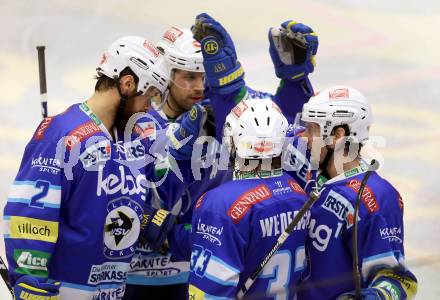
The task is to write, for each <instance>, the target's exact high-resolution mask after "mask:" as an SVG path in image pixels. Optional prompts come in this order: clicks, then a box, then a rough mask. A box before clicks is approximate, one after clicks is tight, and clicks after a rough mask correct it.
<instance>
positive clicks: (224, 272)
mask: <svg viewBox="0 0 440 300" xmlns="http://www.w3.org/2000/svg"><path fill="white" fill-rule="evenodd" d="M205 274H207V275H208V276H211V277H214V278H216V279H217V280H219V281H220V282H223V284H226V283H227V285H237V284H238V279H239V275H240V272H239V271H238V270H237V269H236V268H234V267H232V266H230V265H228V264H227V263H225V262H224V261H222V260H221V259H220V258H218V257H215V256H212V257H211V259H210V260H209V263H208V266H207V268H206V272H205Z"/></svg>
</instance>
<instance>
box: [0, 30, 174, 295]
mask: <svg viewBox="0 0 440 300" xmlns="http://www.w3.org/2000/svg"><path fill="white" fill-rule="evenodd" d="M162 63H163V57H162V55H161V54H160V53H159V52H158V51H157V49H156V48H155V47H154V45H153V44H152V43H151V42H149V41H147V40H145V39H143V38H140V37H124V38H121V39H118V40H117V41H115V42H114V43H113V44H111V45H110V46H109V48H108V50H107V51H105V52H104V54H103V56H102V59H101V61H100V63H99V66H98V67H97V73H98V76H97V82H96V85H95V92H94V94H93V95H92V96H91V97H90V98H89V99H87V100H86V101H85V102H83V103H79V104H75V105H72V106H71V107H69V108H68V109H67V110H66V111H65V112H63V113H62V114H59V115H56V116H53V117H48V118H45V119H44V120H43V122H42V123H41V124H40V125H39V127H38V128H37V130H36V131H35V133H34V135H33V137H32V139H31V141H30V142H29V143H28V145H27V146H26V149H25V153H24V155H23V160H22V163H21V166H20V169H19V171H18V174H17V176H16V178H15V181H14V183H13V185H12V187H11V190H10V194H9V197H8V201H7V204H6V207H5V209H4V220H5V224H6V234H5V244H6V254H7V259H8V262H9V268H10V269H9V272H10V273H9V275H10V281H11V284H12V286H13V289H14V293H15V296H16V298H17V299H60V298H62V299H75V300H81V299H121V298H122V296H123V294H124V289H125V288H124V282H125V279H126V273H127V271H128V268H129V263H130V260H131V257H132V256H133V253H134V248H135V245H136V243H137V240H138V235H139V232H140V225H141V221H142V214H143V207H144V202H145V199H146V196H147V192H148V189H147V188H146V182H145V175H143V174H140V173H139V174H134V173H133V172H132V170H133V168H131V167H130V166H131V165H130V163H131V162H133V161H135V160H137V159H144V157H143V156H142V155H140V154H141V153H142V152H144V151H143V150H142V149H141V148H139V146H140V145H133V144H130V143H118V139H119V138H118V137H117V130H115V127H116V125H117V124H120V123H121V122H120V121H121V120H122V123H123V122H124V120H123V119H126V117H127V116H128V115H130V114H132V113H135V112H137V111H142V110H144V109H145V108H146V107H147V106H148V103H149V98H150V97H151V96H152V95H155V94H157V92H164V90H165V88H166V86H167V84H168V78H167V75H166V74H165V73H163V72H162V71H161V68H160V65H161V64H162ZM118 112H119V113H118ZM119 118H121V120H120V119H119ZM137 154H139V155H137Z"/></svg>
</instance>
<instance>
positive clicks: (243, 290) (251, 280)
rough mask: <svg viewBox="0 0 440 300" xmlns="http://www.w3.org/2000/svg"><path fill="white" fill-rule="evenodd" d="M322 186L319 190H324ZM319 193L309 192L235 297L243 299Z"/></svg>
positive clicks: (316, 191)
mask: <svg viewBox="0 0 440 300" xmlns="http://www.w3.org/2000/svg"><path fill="white" fill-rule="evenodd" d="M324 189H325V188H323V189H322V190H321V192H322V191H323V190H324ZM319 195H320V192H318V190H314V191H312V192H311V193H310V196H309V198H308V199H307V201H306V203H304V205H303V207H301V209H300V210H299V212H298V213H297V214H296V215H295V217H294V218H293V220H292V222H290V223H289V225H288V226H287V228H286V229H285V230H284V232H283V233H282V234H281V235H280V237H279V238H278V240H277V242H276V243H275V245H274V246H273V247H272V249H271V250H270V251H269V252H268V253H267V254H266V256H265V257H264V259H263V260H262V262H261V263H260V264H259V265H258V266H257V268H256V269H255V270H254V271H253V272H252V273H251V276H250V277H249V278H248V279H247V280H246V281H245V282H244V284H243V286H242V288H241V290H240V292H238V294H237V299H243V297H244V295H245V294H246V293H247V291H248V290H249V289H250V287H251V286H252V284H253V283H254V282H255V280H256V279H257V277H258V275H260V273H261V271H262V270H263V268H264V267H265V266H266V264H267V263H268V262H269V260H270V259H271V258H272V256H273V255H274V254H275V252H277V251H278V249H279V248H280V247H281V246H282V245H283V244H284V242H285V241H286V240H287V238H288V237H289V236H290V234H291V233H292V231H293V229H294V228H295V226H296V225H298V223H299V221H300V220H301V219H302V218H303V216H304V215H305V214H306V212H308V211H309V209H310V207H311V206H312V205H313V203H315V201H316V200H318V198H319Z"/></svg>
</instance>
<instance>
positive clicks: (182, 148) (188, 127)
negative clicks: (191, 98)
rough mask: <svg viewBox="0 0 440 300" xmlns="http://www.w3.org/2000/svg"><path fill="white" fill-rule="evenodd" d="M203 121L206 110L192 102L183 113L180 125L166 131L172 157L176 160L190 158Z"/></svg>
mask: <svg viewBox="0 0 440 300" xmlns="http://www.w3.org/2000/svg"><path fill="white" fill-rule="evenodd" d="M205 121H206V111H205V109H204V108H203V106H202V105H200V104H194V105H193V107H192V108H191V109H190V110H189V111H187V112H185V113H184V115H183V117H182V122H181V123H180V126H179V127H177V129H174V130H173V131H172V132H171V133H168V137H169V138H170V140H171V144H172V147H171V148H170V154H171V156H172V157H174V158H175V159H176V160H188V159H191V155H192V150H193V145H194V142H195V140H196V139H197V138H198V137H199V135H200V130H201V128H202V127H203V124H204V123H205Z"/></svg>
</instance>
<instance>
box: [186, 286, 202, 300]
mask: <svg viewBox="0 0 440 300" xmlns="http://www.w3.org/2000/svg"><path fill="white" fill-rule="evenodd" d="M188 294H189V299H191V300H201V299H205V292H204V291H202V290H201V289H199V288H197V287H196V286H194V285H192V284H190V285H189V289H188Z"/></svg>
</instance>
